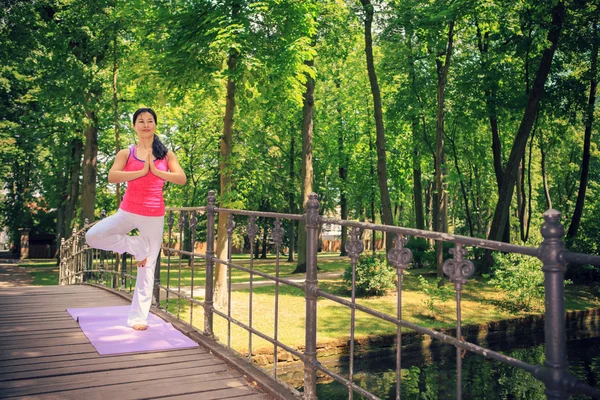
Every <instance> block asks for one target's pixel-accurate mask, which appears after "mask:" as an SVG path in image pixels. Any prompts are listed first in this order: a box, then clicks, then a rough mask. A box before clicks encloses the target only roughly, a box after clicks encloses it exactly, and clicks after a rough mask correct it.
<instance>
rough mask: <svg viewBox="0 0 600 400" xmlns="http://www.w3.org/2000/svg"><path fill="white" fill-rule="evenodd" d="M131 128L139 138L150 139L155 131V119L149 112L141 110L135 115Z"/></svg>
mask: <svg viewBox="0 0 600 400" xmlns="http://www.w3.org/2000/svg"><path fill="white" fill-rule="evenodd" d="M133 129H134V130H135V131H136V132H137V134H138V136H139V137H140V139H150V138H153V137H154V133H155V132H156V121H154V117H153V116H152V114H150V113H149V112H143V113H141V114H140V115H138V116H137V119H136V120H135V124H134V125H133Z"/></svg>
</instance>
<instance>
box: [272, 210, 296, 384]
mask: <svg viewBox="0 0 600 400" xmlns="http://www.w3.org/2000/svg"><path fill="white" fill-rule="evenodd" d="M284 235H285V230H284V229H283V228H282V227H281V220H280V219H279V218H277V219H275V224H274V227H273V231H272V232H271V236H272V237H273V242H274V243H275V277H276V278H277V279H279V251H280V250H281V242H282V241H283V236H284ZM292 240H293V239H292ZM278 334H279V281H278V280H276V281H275V310H274V327H273V339H274V341H275V343H274V344H273V376H274V377H275V378H277V358H278V356H277V353H278V351H277V338H278Z"/></svg>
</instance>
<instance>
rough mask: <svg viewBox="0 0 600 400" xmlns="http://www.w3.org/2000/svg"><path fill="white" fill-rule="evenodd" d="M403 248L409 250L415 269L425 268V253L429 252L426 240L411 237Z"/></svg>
mask: <svg viewBox="0 0 600 400" xmlns="http://www.w3.org/2000/svg"><path fill="white" fill-rule="evenodd" d="M404 247H406V248H407V249H410V251H411V252H412V255H413V258H412V264H413V265H414V266H415V267H416V268H423V267H425V265H424V261H425V259H426V258H427V252H428V251H429V250H430V246H429V243H428V242H427V239H425V238H420V237H414V236H411V237H409V238H408V241H407V242H406V245H405V246H404Z"/></svg>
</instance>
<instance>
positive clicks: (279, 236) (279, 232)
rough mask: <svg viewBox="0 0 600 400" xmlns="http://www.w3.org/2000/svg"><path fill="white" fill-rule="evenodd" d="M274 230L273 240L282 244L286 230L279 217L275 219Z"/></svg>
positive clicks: (277, 243) (276, 243)
mask: <svg viewBox="0 0 600 400" xmlns="http://www.w3.org/2000/svg"><path fill="white" fill-rule="evenodd" d="M273 225H274V227H273V231H272V232H271V237H272V238H273V242H274V243H275V245H276V246H279V245H281V242H282V241H283V235H284V234H285V230H284V229H283V227H282V226H281V220H280V219H279V218H276V219H275V222H274V224H273Z"/></svg>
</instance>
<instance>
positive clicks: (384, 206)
mask: <svg viewBox="0 0 600 400" xmlns="http://www.w3.org/2000/svg"><path fill="white" fill-rule="evenodd" d="M360 3H361V4H362V6H363V12H364V20H363V22H364V24H365V55H366V59H367V71H368V73H369V82H370V84H371V94H372V96H373V110H374V118H375V130H376V132H377V139H376V147H377V182H378V183H379V197H380V201H381V210H382V222H383V224H384V225H393V224H394V221H393V216H392V204H391V201H390V193H389V189H388V176H387V161H386V158H387V156H386V144H385V127H384V123H383V110H382V103H381V93H380V89H379V83H378V81H377V73H376V72H375V62H374V59H373V37H372V24H373V15H374V13H375V9H374V7H373V4H372V3H371V1H370V0H360ZM392 240H393V237H392V235H388V237H387V240H386V249H388V250H389V249H391V247H392Z"/></svg>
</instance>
